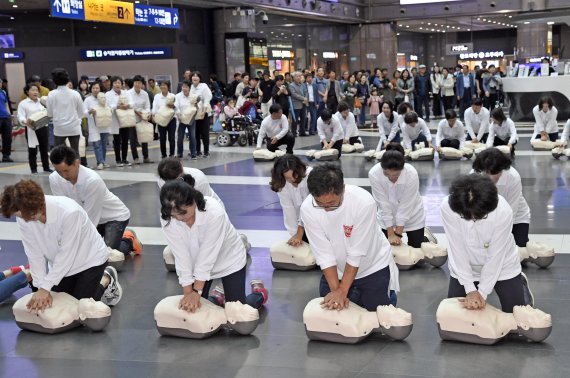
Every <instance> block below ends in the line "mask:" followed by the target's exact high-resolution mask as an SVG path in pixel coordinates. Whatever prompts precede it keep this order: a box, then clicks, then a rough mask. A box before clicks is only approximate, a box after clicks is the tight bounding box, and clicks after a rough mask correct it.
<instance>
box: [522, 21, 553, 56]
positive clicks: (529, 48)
mask: <svg viewBox="0 0 570 378" xmlns="http://www.w3.org/2000/svg"><path fill="white" fill-rule="evenodd" d="M547 41H548V25H547V24H546V23H544V22H543V23H531V24H526V25H525V24H519V25H518V28H517V51H518V53H517V58H518V59H521V58H522V59H524V58H533V57H541V56H546V55H547V54H546V46H547Z"/></svg>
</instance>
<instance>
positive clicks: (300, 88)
mask: <svg viewBox="0 0 570 378" xmlns="http://www.w3.org/2000/svg"><path fill="white" fill-rule="evenodd" d="M292 76H293V83H291V84H290V85H289V92H290V94H291V102H292V103H293V109H294V114H295V116H294V117H293V122H292V125H291V131H292V132H293V136H297V130H298V131H299V134H298V135H299V136H306V135H307V134H306V131H305V123H306V120H307V105H308V104H309V95H308V93H307V86H306V85H305V83H303V75H302V74H301V73H300V72H293V75H292Z"/></svg>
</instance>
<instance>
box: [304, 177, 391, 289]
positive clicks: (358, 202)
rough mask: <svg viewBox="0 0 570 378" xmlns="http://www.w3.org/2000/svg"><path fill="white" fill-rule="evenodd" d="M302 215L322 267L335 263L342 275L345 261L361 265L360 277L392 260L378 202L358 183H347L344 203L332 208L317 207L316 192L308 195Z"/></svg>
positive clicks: (386, 264)
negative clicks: (377, 217) (379, 220)
mask: <svg viewBox="0 0 570 378" xmlns="http://www.w3.org/2000/svg"><path fill="white" fill-rule="evenodd" d="M301 219H302V220H303V224H304V225H305V230H306V232H307V237H308V239H309V242H310V244H311V250H312V251H313V253H314V255H315V259H316V260H317V264H319V266H320V267H321V269H326V268H329V267H331V266H336V268H337V272H338V276H339V279H342V276H343V274H344V268H345V266H346V264H350V265H351V266H354V267H357V268H358V272H357V274H356V279H359V278H363V277H366V276H369V275H370V274H373V273H376V272H378V271H379V270H381V269H384V268H386V267H387V266H388V265H389V264H390V262H391V261H392V260H393V257H392V252H391V248H390V244H389V243H388V240H387V239H386V237H385V236H384V234H383V233H382V230H381V229H380V226H379V225H378V223H377V222H376V202H375V201H374V198H373V197H372V195H371V194H370V193H368V192H367V191H366V190H364V189H362V188H360V187H358V186H354V185H346V186H345V189H344V194H343V200H342V204H341V206H340V207H339V208H338V209H336V210H333V211H325V210H324V209H318V208H315V207H314V206H313V196H312V195H309V196H307V198H306V199H305V201H303V204H302V205H301ZM392 278H394V277H392Z"/></svg>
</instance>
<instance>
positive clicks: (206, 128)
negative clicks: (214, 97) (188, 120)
mask: <svg viewBox="0 0 570 378" xmlns="http://www.w3.org/2000/svg"><path fill="white" fill-rule="evenodd" d="M200 141H202V144H203V145H204V154H209V153H210V117H208V116H206V117H204V119H197V120H196V151H197V153H198V155H200V147H201V146H200Z"/></svg>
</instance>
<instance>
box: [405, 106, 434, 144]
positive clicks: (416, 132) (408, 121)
mask: <svg viewBox="0 0 570 378" xmlns="http://www.w3.org/2000/svg"><path fill="white" fill-rule="evenodd" d="M402 139H403V142H402V144H403V145H404V148H406V149H408V150H412V151H413V150H415V149H416V144H420V145H421V144H424V146H425V147H431V139H432V138H431V133H430V131H429V128H428V127H427V125H426V123H425V121H424V120H423V119H421V118H420V117H418V115H417V113H416V112H409V113H406V115H405V116H404V125H403V126H402Z"/></svg>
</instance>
